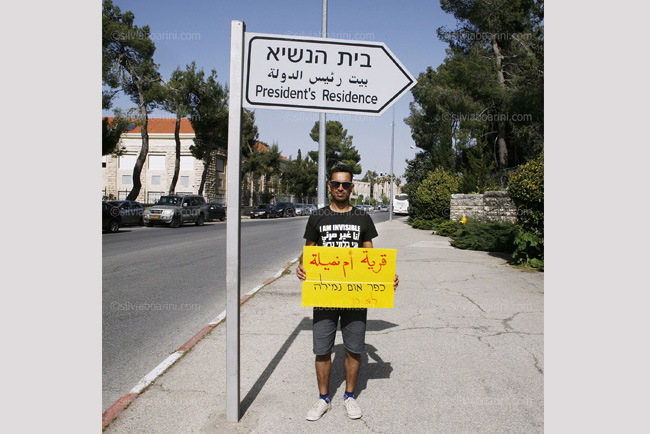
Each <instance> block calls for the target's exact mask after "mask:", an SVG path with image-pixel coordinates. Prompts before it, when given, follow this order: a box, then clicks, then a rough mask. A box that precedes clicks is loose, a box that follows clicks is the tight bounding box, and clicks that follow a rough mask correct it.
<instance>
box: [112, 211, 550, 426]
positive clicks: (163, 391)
mask: <svg viewBox="0 0 650 434" xmlns="http://www.w3.org/2000/svg"><path fill="white" fill-rule="evenodd" d="M377 230H378V232H379V237H378V238H376V239H375V243H374V244H375V247H377V248H395V249H397V272H398V274H399V275H400V286H399V288H398V290H397V293H396V295H395V307H394V308H392V309H371V310H370V311H369V313H368V333H367V337H366V349H365V352H364V353H363V355H362V365H361V370H360V373H359V379H358V381H357V389H356V393H357V402H358V403H359V405H360V407H361V409H362V411H363V417H362V418H361V419H359V420H351V419H349V418H348V417H347V416H346V414H345V410H344V408H343V392H344V387H345V381H344V378H345V377H344V375H345V374H344V369H343V358H344V352H343V346H342V341H341V336H340V332H337V338H336V344H335V348H334V350H335V351H334V353H335V354H334V361H333V367H332V376H331V384H330V395H331V396H332V405H333V407H332V410H330V411H329V412H327V413H326V414H325V415H324V416H323V417H322V418H321V419H320V420H318V421H315V422H309V421H307V420H306V419H305V414H306V413H307V411H308V410H309V408H310V407H311V405H312V404H313V403H314V402H315V401H316V399H317V398H318V395H317V387H316V378H315V372H314V356H313V353H312V348H311V346H312V336H311V313H312V312H311V308H303V307H301V285H300V281H299V280H298V279H297V278H296V277H295V263H294V264H292V265H291V267H290V268H289V270H290V271H291V274H288V275H284V276H282V277H280V278H278V279H277V280H275V281H273V282H272V283H270V284H268V285H266V286H264V287H263V288H262V289H260V290H259V291H258V292H257V293H256V294H255V296H253V297H252V298H250V299H249V300H248V301H247V302H246V303H244V304H243V305H242V307H241V314H240V316H241V317H240V322H241V330H240V333H241V419H240V421H239V422H237V423H231V422H227V421H226V416H225V414H226V388H225V370H226V363H225V362H226V361H225V358H226V340H225V333H226V323H225V322H222V323H221V324H219V325H217V326H216V327H214V328H212V329H211V330H210V331H209V332H207V334H205V336H204V337H203V338H202V339H201V340H199V341H198V342H197V343H196V344H195V345H194V346H193V347H191V350H189V351H186V352H185V353H183V354H182V357H181V358H180V359H179V360H177V361H176V362H175V363H174V364H173V365H172V366H171V367H170V368H169V369H167V371H166V372H164V374H162V375H160V376H159V377H157V379H156V380H155V381H154V382H153V383H152V384H151V385H150V386H149V387H148V388H146V389H144V390H143V391H142V392H140V393H139V395H138V396H137V397H135V399H134V400H133V401H132V402H131V404H130V405H129V406H128V407H126V408H125V409H124V410H122V411H121V412H120V413H118V414H117V416H116V418H115V419H114V420H112V422H110V424H108V426H107V427H106V432H108V433H175V434H176V433H249V432H250V433H280V432H281V433H305V432H306V433H309V432H319V433H320V432H345V431H348V432H362V433H363V432H379V433H463V434H465V433H504V432H511V433H542V432H543V421H544V391H543V384H544V334H543V332H544V323H543V317H544V274H543V273H539V272H525V271H522V270H519V269H516V268H513V267H511V266H509V265H507V264H506V259H505V258H504V256H503V255H499V254H491V253H486V252H476V251H466V250H458V249H455V248H453V247H451V246H450V245H449V240H448V239H447V238H445V237H440V236H436V235H432V234H431V233H430V232H429V231H421V230H416V229H412V228H411V227H410V226H408V225H407V224H406V222H405V218H396V219H394V220H393V221H392V222H382V223H379V224H378V225H377ZM248 289H249V288H243V287H242V294H243V293H245V292H246V291H247V290H248ZM226 321H227V320H226ZM197 331H198V330H197Z"/></svg>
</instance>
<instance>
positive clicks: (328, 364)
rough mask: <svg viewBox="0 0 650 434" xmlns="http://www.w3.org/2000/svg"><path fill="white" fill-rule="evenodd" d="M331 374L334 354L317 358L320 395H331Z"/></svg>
mask: <svg viewBox="0 0 650 434" xmlns="http://www.w3.org/2000/svg"><path fill="white" fill-rule="evenodd" d="M346 369H347V368H346ZM330 372H332V353H327V354H323V355H321V356H316V379H317V380H318V393H320V394H321V395H327V394H328V393H329V390H330Z"/></svg>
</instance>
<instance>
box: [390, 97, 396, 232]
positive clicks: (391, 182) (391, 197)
mask: <svg viewBox="0 0 650 434" xmlns="http://www.w3.org/2000/svg"><path fill="white" fill-rule="evenodd" d="M391 129H392V131H391V136H390V209H389V210H388V211H390V214H388V221H391V222H392V221H393V197H394V196H395V194H394V193H393V156H394V155H395V106H393V122H391Z"/></svg>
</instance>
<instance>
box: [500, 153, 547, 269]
mask: <svg viewBox="0 0 650 434" xmlns="http://www.w3.org/2000/svg"><path fill="white" fill-rule="evenodd" d="M508 195H509V196H510V198H511V199H512V201H513V202H514V204H515V205H516V206H517V225H518V226H519V227H520V228H521V231H520V232H521V233H520V235H519V236H518V237H517V238H516V239H515V241H514V243H515V247H516V250H515V251H514V253H513V255H512V257H513V258H514V260H515V262H516V263H519V264H522V263H525V264H527V265H529V266H531V267H535V268H540V269H543V268H544V151H542V152H541V153H540V154H539V155H538V156H537V157H536V158H534V159H532V160H530V161H529V162H528V163H526V164H524V165H522V166H521V167H519V168H518V169H517V170H516V171H515V172H513V173H512V174H511V175H510V176H509V178H508Z"/></svg>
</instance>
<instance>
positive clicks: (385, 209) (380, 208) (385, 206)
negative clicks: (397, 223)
mask: <svg viewBox="0 0 650 434" xmlns="http://www.w3.org/2000/svg"><path fill="white" fill-rule="evenodd" d="M379 211H381V212H388V205H379Z"/></svg>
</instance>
